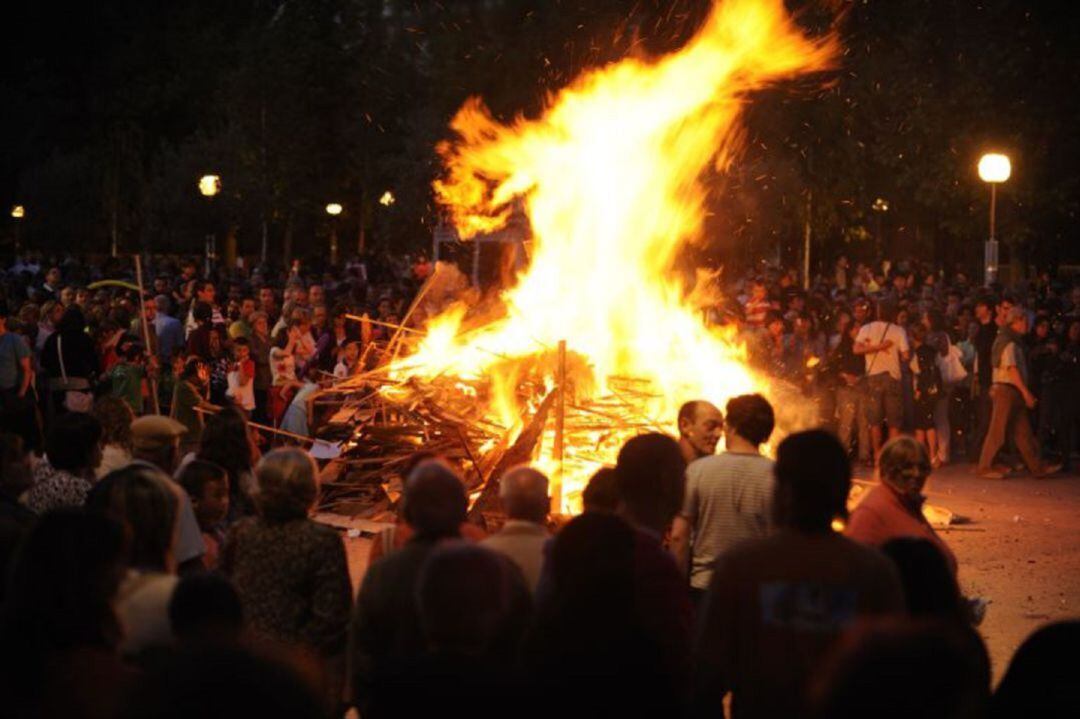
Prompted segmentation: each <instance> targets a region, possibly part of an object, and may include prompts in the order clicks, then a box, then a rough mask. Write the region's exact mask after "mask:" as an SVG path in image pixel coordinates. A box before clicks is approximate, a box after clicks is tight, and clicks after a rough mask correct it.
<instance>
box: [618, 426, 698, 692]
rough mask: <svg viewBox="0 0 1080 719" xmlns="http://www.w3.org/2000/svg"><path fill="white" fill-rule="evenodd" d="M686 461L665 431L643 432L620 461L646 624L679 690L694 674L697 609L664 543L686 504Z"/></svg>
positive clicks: (622, 507) (624, 511)
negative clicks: (690, 664)
mask: <svg viewBox="0 0 1080 719" xmlns="http://www.w3.org/2000/svg"><path fill="white" fill-rule="evenodd" d="M685 474H686V463H685V461H684V460H683V457H682V451H681V450H680V449H679V444H678V443H677V442H676V441H675V440H673V439H672V438H671V437H669V436H667V435H665V434H658V433H650V434H644V435H639V436H637V437H634V438H632V439H630V440H628V441H627V442H626V444H624V445H623V447H622V449H621V450H619V456H618V460H617V462H616V464H615V487H616V491H617V492H618V495H619V508H618V514H619V515H620V516H622V517H623V518H624V519H626V520H627V521H628V522H629V523H630V524H631V525H632V526H633V527H634V528H635V529H636V530H637V531H636V533H635V541H634V553H633V571H634V584H635V586H636V587H648V590H647V591H642V592H640V593H639V594H638V596H637V597H636V603H637V607H638V609H639V611H640V612H641V616H640V617H639V621H640V622H641V626H642V627H643V628H644V629H645V630H646V631H647V632H649V634H650V636H651V637H652V638H653V640H654V642H656V645H657V646H658V647H659V651H660V655H659V657H658V661H659V662H660V663H661V665H662V666H663V667H664V672H665V676H667V678H668V679H669V680H670V681H671V683H672V686H674V687H678V688H679V691H682V690H683V689H685V686H686V682H687V680H688V677H689V667H688V658H689V646H690V625H691V622H692V619H691V617H692V614H693V608H692V607H691V604H690V596H689V593H688V591H687V587H686V578H685V577H684V576H683V575H682V573H681V572H680V571H679V568H678V566H677V565H676V564H675V559H674V557H673V556H672V554H671V553H670V552H669V551H667V549H665V548H664V546H663V544H662V541H663V538H664V536H665V535H666V534H667V532H668V530H669V529H670V527H671V523H672V520H673V519H674V518H675V515H676V514H677V513H678V511H679V509H680V508H681V507H682V502H683V486H684V484H685V481H686V478H685Z"/></svg>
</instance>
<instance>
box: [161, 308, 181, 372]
mask: <svg viewBox="0 0 1080 719" xmlns="http://www.w3.org/2000/svg"><path fill="white" fill-rule="evenodd" d="M154 333H155V334H156V335H157V341H158V357H160V358H161V359H163V360H168V359H171V358H172V357H173V355H175V354H176V351H177V350H178V349H183V347H184V344H185V343H184V326H183V325H182V324H181V323H180V320H178V319H176V318H175V317H169V316H168V315H166V314H162V313H160V312H159V313H158V315H157V316H156V317H155V318H154Z"/></svg>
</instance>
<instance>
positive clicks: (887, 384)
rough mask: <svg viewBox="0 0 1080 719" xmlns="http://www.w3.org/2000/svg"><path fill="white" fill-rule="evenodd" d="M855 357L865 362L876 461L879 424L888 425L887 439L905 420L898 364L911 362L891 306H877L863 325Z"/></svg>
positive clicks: (858, 335) (867, 410)
mask: <svg viewBox="0 0 1080 719" xmlns="http://www.w3.org/2000/svg"><path fill="white" fill-rule="evenodd" d="M855 354H857V355H863V358H864V360H865V362H866V380H865V381H866V421H867V423H868V424H869V425H870V443H871V445H872V447H873V450H874V461H875V462H876V461H877V456H878V452H880V451H881V443H882V442H881V440H882V435H881V423H882V422H883V421H884V422H885V423H887V424H888V425H889V439H892V438H893V437H896V436H897V435H899V434H900V424H901V422H903V418H904V406H903V399H902V397H901V393H900V363H901V362H907V361H909V360H910V359H911V348H910V346H909V345H908V338H907V332H905V331H904V328H903V327H901V326H900V325H898V324H896V307H895V306H894V305H892V304H891V303H886V302H881V303H878V319H877V320H875V321H874V322H868V323H866V324H865V325H863V326H862V327H861V328H859V333H858V334H857V335H856V336H855Z"/></svg>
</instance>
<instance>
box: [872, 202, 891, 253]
mask: <svg viewBox="0 0 1080 719" xmlns="http://www.w3.org/2000/svg"><path fill="white" fill-rule="evenodd" d="M870 209H871V210H873V211H874V216H875V218H876V223H875V224H876V225H877V232H876V233H874V235H875V236H874V239H875V240H876V243H875V244H876V245H877V255H878V257H881V254H882V252H884V250H885V243H884V238H883V237H882V230H881V220H882V218H883V217H884V216H885V213H886V212H888V211H889V201H888V200H886V199H885V198H883V197H879V198H877V199H876V200H874V204H872V205H870Z"/></svg>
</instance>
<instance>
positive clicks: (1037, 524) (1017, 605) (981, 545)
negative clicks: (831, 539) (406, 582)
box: [346, 465, 1080, 679]
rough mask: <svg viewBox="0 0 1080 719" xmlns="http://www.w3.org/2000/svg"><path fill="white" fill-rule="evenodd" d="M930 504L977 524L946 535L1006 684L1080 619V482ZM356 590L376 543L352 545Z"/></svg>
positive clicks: (971, 482) (939, 498)
mask: <svg viewBox="0 0 1080 719" xmlns="http://www.w3.org/2000/svg"><path fill="white" fill-rule="evenodd" d="M927 492H928V495H929V497H930V501H931V503H933V504H937V505H941V506H944V507H946V508H948V509H950V510H952V511H953V512H954V513H956V514H959V515H963V516H965V517H968V518H969V519H970V520H971V522H970V523H968V524H964V525H959V526H957V527H955V528H954V529H948V530H944V531H943V532H942V535H943V536H944V538H945V541H946V542H948V543H949V545H950V546H951V547H952V549H953V551H954V552H955V553H956V556H957V559H958V560H959V563H960V582H961V584H962V585H963V589H964V592H965V594H967V595H969V596H978V597H983V598H985V599H986V600H988V601H989V603H990V604H989V607H988V608H987V612H986V619H985V620H984V621H983V624H982V626H981V627H980V628H979V629H980V631H981V632H982V635H983V638H984V639H985V640H986V644H987V647H988V648H989V650H990V657H991V659H992V661H993V664H994V676H995V679H999V678H1000V677H1001V675H1002V674H1003V673H1004V671H1005V668H1006V667H1007V666H1008V662H1009V658H1010V657H1011V656H1012V654H1013V652H1015V651H1016V648H1017V647H1018V646H1020V643H1021V642H1023V641H1024V639H1025V638H1026V637H1027V636H1028V635H1029V634H1031V632H1032V631H1034V630H1035V629H1036V628H1038V627H1039V626H1041V625H1043V624H1045V623H1047V622H1051V621H1055V620H1059V619H1066V618H1075V617H1080V477H1076V476H1072V477H1061V478H1054V479H1043V480H1034V479H1027V478H1017V479H1006V480H996V481H995V480H982V479H978V478H977V477H975V476H974V475H973V474H972V472H971V467H970V466H969V465H953V466H950V467H947V468H944V469H941V470H939V471H938V472H936V473H935V474H934V476H933V477H932V478H931V479H930V483H929V485H928V487H927ZM346 546H347V548H348V552H349V565H350V570H351V572H352V574H353V581H354V583H356V582H359V579H360V577H361V576H362V575H363V572H364V570H365V568H366V567H367V555H368V551H369V550H370V547H371V542H370V540H367V539H362V538H350V539H347V540H346Z"/></svg>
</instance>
